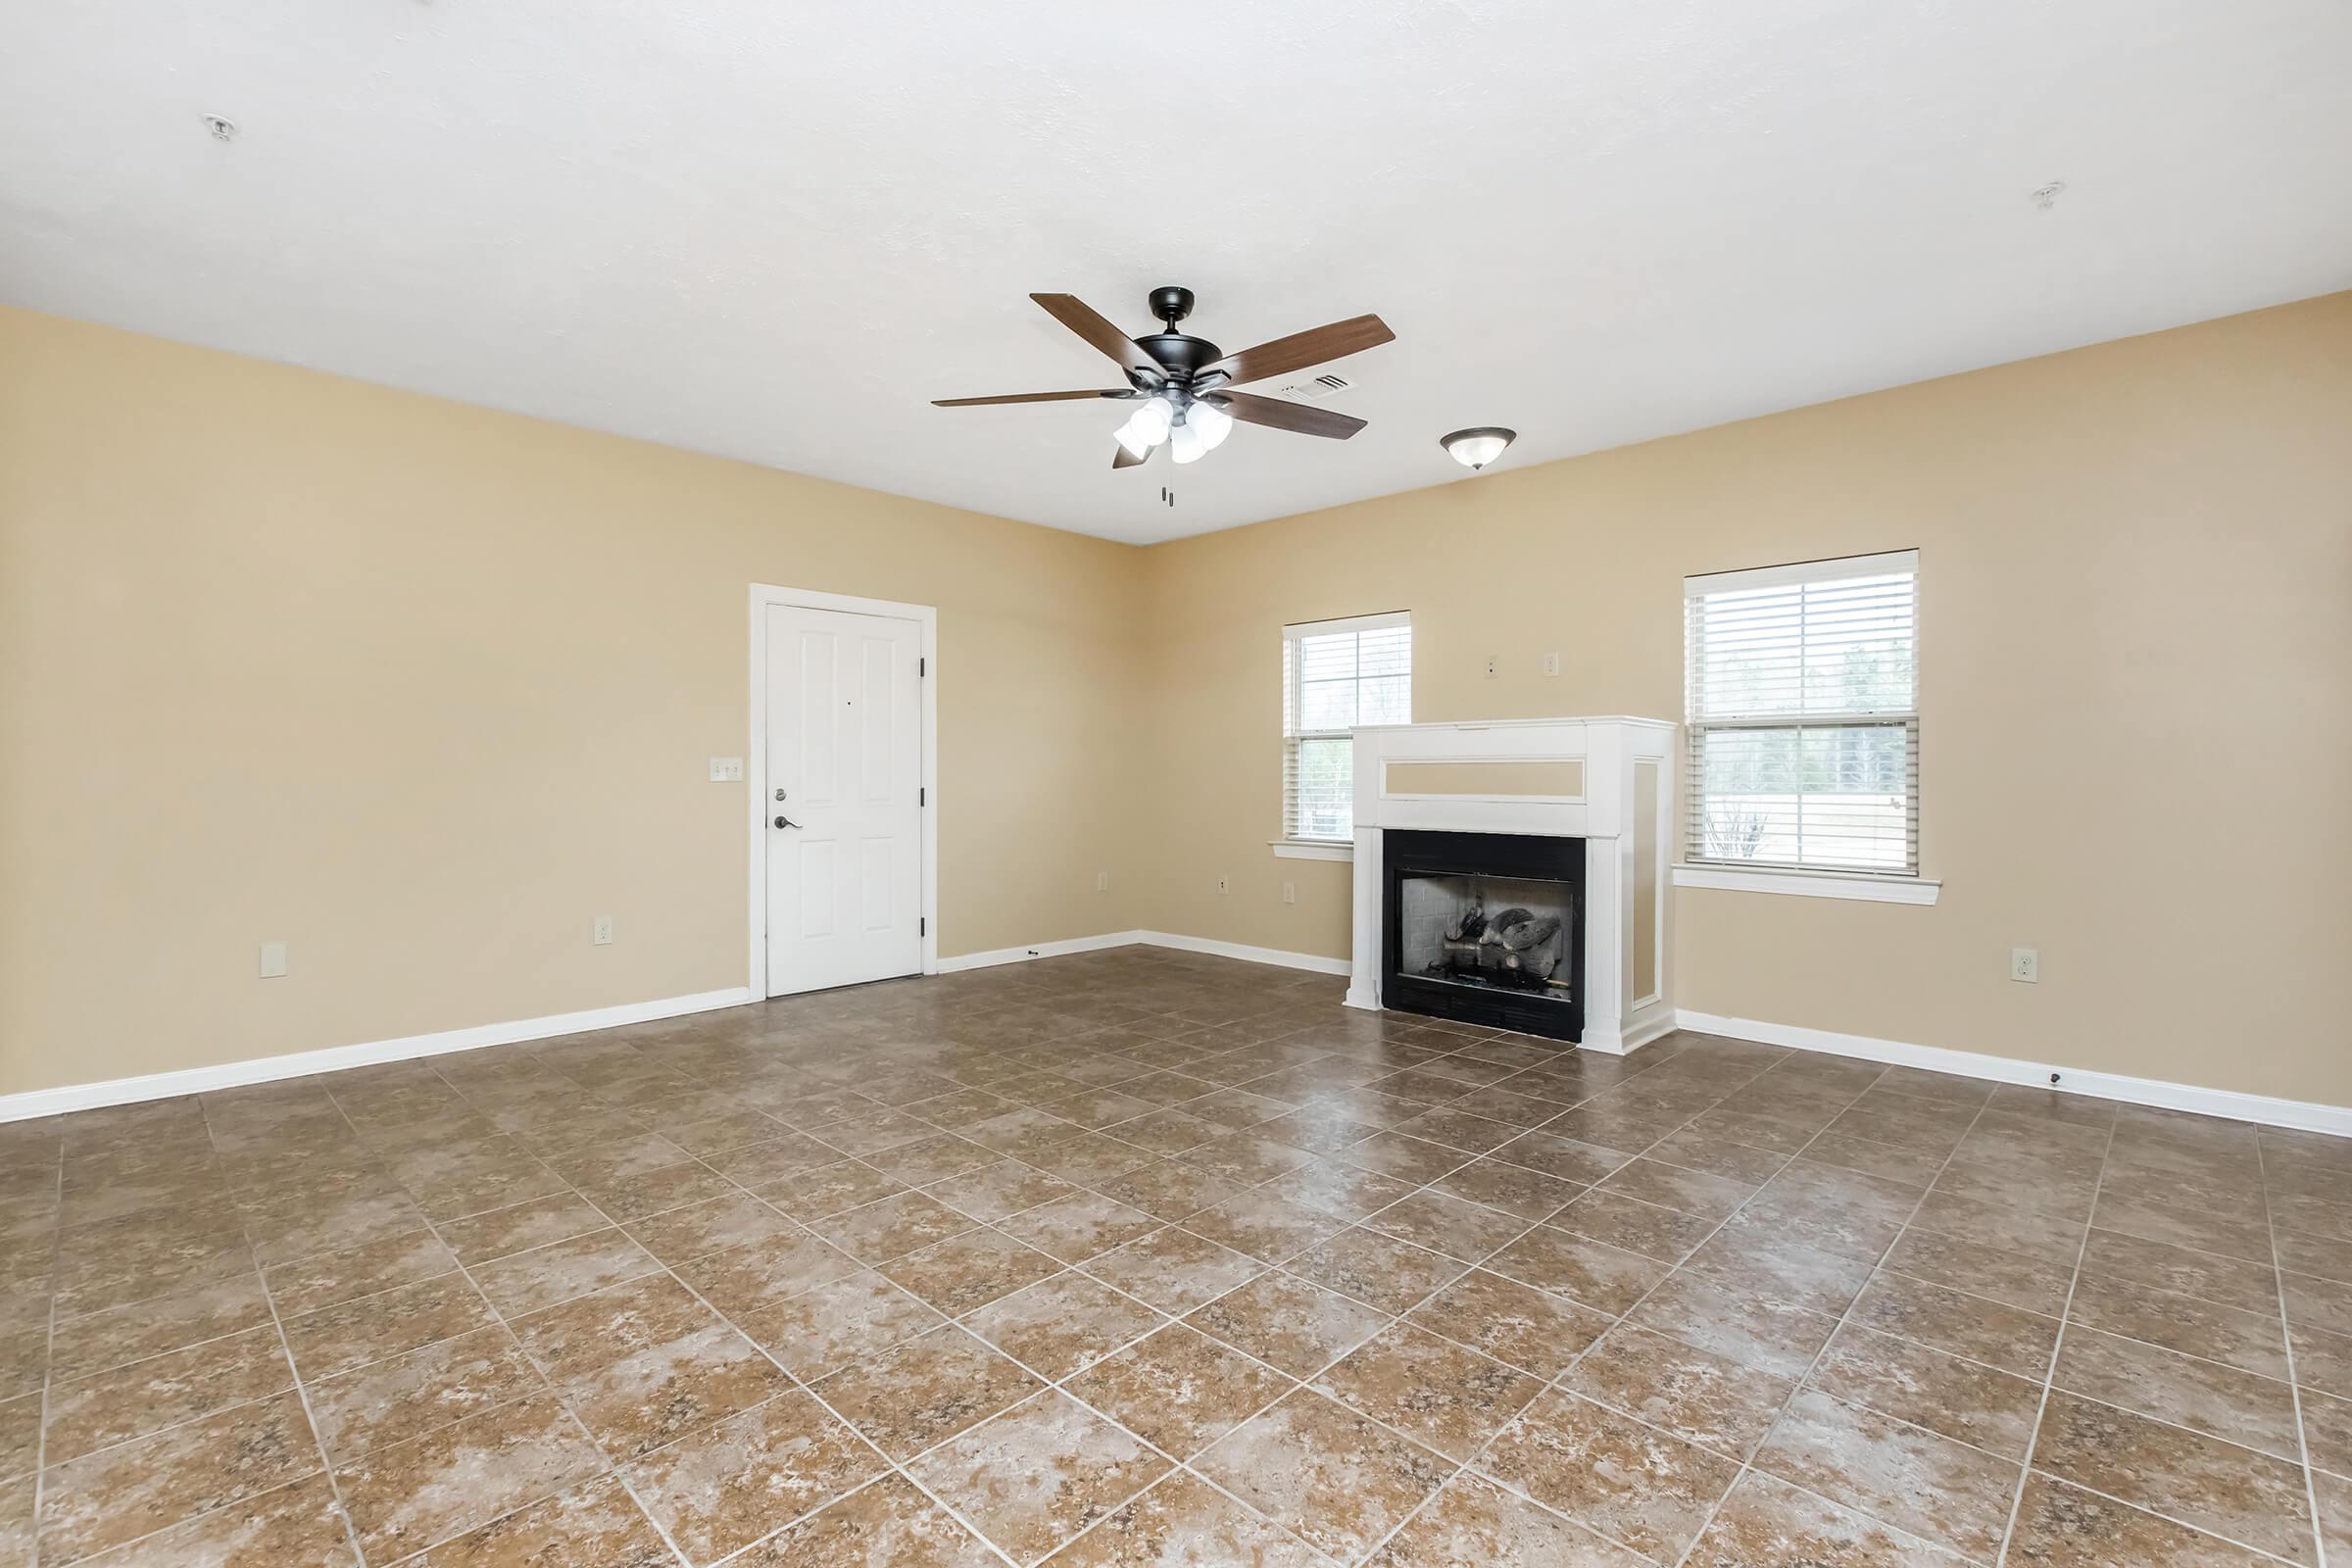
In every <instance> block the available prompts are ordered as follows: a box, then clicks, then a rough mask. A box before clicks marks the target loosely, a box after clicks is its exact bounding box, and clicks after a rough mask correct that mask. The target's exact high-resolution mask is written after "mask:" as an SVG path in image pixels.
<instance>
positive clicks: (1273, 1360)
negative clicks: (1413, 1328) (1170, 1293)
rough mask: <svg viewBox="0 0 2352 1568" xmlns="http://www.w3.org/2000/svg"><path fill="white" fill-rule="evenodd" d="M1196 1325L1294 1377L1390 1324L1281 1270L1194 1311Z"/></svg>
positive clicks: (1361, 1306) (1317, 1368)
mask: <svg viewBox="0 0 2352 1568" xmlns="http://www.w3.org/2000/svg"><path fill="white" fill-rule="evenodd" d="M1185 1321H1186V1322H1187V1323H1189V1324H1191V1325H1192V1326H1193V1327H1194V1328H1197V1329H1200V1330H1201V1332H1203V1333H1206V1334H1211V1335H1214V1336H1215V1337H1216V1338H1218V1339H1220V1340H1222V1341H1224V1342H1225V1343H1226V1344H1228V1345H1231V1346H1232V1347H1234V1348H1236V1349H1239V1350H1242V1351H1245V1352H1247V1353H1248V1354H1250V1355H1252V1356H1255V1357H1256V1358H1257V1359H1258V1360H1260V1361H1263V1362H1265V1363H1266V1364H1267V1365H1269V1366H1272V1367H1275V1368H1277V1369H1278V1370H1280V1371H1283V1372H1286V1373H1288V1374H1290V1375H1291V1376H1293V1377H1299V1378H1305V1377H1311V1376H1313V1375H1314V1374H1315V1373H1317V1372H1319V1371H1321V1370H1322V1369H1323V1368H1324V1367H1325V1366H1327V1365H1329V1364H1330V1363H1331V1362H1333V1361H1335V1360H1337V1359H1339V1357H1341V1356H1343V1355H1345V1354H1347V1353H1348V1351H1349V1350H1352V1349H1354V1348H1356V1347H1357V1346H1358V1345H1361V1344H1362V1343H1363V1342H1364V1341H1366V1340H1368V1339H1370V1338H1371V1337H1372V1336H1373V1335H1374V1334H1377V1333H1379V1332H1380V1330H1381V1329H1382V1328H1383V1327H1384V1326H1385V1325H1386V1324H1387V1322H1388V1318H1387V1317H1386V1316H1385V1315H1384V1314H1382V1313H1379V1312H1376V1311H1374V1310H1373V1309H1372V1308H1370V1307H1368V1306H1366V1305H1364V1304H1363V1303H1361V1302H1359V1301H1355V1300H1351V1299H1348V1298H1347V1297H1344V1296H1340V1295H1337V1294H1336V1293H1334V1292H1331V1291H1326V1290H1323V1289H1322V1288H1321V1287H1319V1286H1315V1285H1310V1284H1308V1283H1307V1282H1306V1281H1305V1280H1302V1279H1299V1278H1298V1277H1297V1276H1296V1275H1293V1274H1289V1273H1286V1272H1283V1271H1280V1270H1277V1271H1275V1272H1273V1273H1270V1274H1265V1275H1261V1276H1260V1277H1259V1278H1257V1279H1255V1280H1252V1281H1250V1283H1249V1284H1248V1285H1245V1286H1243V1287H1242V1288H1241V1289H1239V1290H1236V1291H1234V1292H1233V1293H1231V1294H1230V1295H1227V1296H1224V1297H1220V1298H1219V1299H1216V1300H1214V1301H1211V1302H1209V1303H1208V1304H1207V1305H1206V1306H1203V1307H1201V1308H1199V1309H1197V1310H1195V1311H1194V1312H1193V1313H1192V1314H1191V1315H1190V1316H1188V1317H1187V1318H1186V1319H1185Z"/></svg>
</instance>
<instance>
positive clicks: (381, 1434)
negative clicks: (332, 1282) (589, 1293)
mask: <svg viewBox="0 0 2352 1568" xmlns="http://www.w3.org/2000/svg"><path fill="white" fill-rule="evenodd" d="M539 1387H540V1382H539V1376H538V1374H537V1373H535V1372H533V1371H532V1370H531V1364H530V1362H529V1361H527V1360H525V1359H524V1357H523V1354H522V1352H521V1351H520V1350H519V1349H517V1348H515V1342H514V1339H513V1337H512V1336H511V1335H509V1334H508V1332H507V1331H506V1330H505V1329H504V1328H497V1327H493V1328H485V1329H476V1330H474V1331H473V1332H472V1333H471V1334H464V1335H460V1336H459V1337H458V1338H456V1339H454V1340H443V1341H442V1342H441V1343H440V1344H438V1345H428V1346H426V1347H425V1348H423V1349H420V1350H411V1351H410V1352H409V1353H408V1354H406V1355H396V1356H394V1357H392V1358H391V1359H390V1360H388V1361H378V1362H376V1363H375V1364H374V1365H372V1366H367V1367H362V1368H360V1369H359V1370H358V1371H356V1372H346V1373H344V1374H343V1375H342V1376H340V1377H333V1378H327V1379H324V1380H322V1381H320V1382H317V1383H313V1384H310V1385H309V1386H308V1388H307V1389H306V1391H305V1392H306V1393H307V1394H308V1395H309V1397H310V1404H311V1416H312V1419H313V1420H314V1421H316V1422H317V1423H318V1427H319V1441H320V1442H321V1443H322V1444H324V1445H325V1446H326V1451H327V1453H328V1454H329V1455H330V1456H331V1457H332V1458H333V1459H334V1460H335V1461H336V1462H337V1463H339V1464H340V1463H348V1462H350V1461H351V1460H353V1459H356V1458H358V1457H359V1456H360V1455H361V1454H363V1453H366V1452H367V1451H368V1449H370V1448H374V1447H380V1446H385V1445H387V1444H394V1443H407V1442H410V1441H412V1440H414V1439H417V1438H420V1437H423V1436H424V1435H425V1434H426V1433H428V1432H431V1431H433V1430H434V1429H436V1428H438V1427H443V1426H447V1425H448V1424H449V1423H451V1422H453V1421H461V1420H464V1419H465V1418H466V1417H467V1416H469V1415H478V1414H480V1413H481V1412H482V1411H484V1410H487V1409H489V1408H491V1407H492V1406H493V1405H500V1404H506V1403H508V1402H510V1401H512V1400H515V1399H518V1398H520V1397H523V1396H524V1395H526V1394H529V1393H531V1392H533V1391H534V1390H536V1389H538V1388H539Z"/></svg>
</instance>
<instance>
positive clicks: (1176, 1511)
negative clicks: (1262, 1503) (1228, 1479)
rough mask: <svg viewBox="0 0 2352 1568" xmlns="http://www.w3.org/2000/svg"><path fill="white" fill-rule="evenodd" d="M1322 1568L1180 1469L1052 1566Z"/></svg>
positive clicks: (1294, 1543) (1295, 1543)
mask: <svg viewBox="0 0 2352 1568" xmlns="http://www.w3.org/2000/svg"><path fill="white" fill-rule="evenodd" d="M1226 1563H1235V1564H1239V1563H1247V1564H1250V1568H1324V1563H1325V1559H1324V1558H1322V1557H1320V1556H1317V1555H1316V1554H1315V1553H1314V1552H1313V1551H1311V1550H1309V1549H1308V1548H1307V1547H1306V1545H1305V1544H1303V1543H1301V1542H1299V1540H1297V1539H1296V1538H1295V1537H1292V1536H1290V1535H1287V1534H1285V1533H1284V1532H1282V1531H1280V1530H1277V1529H1275V1528H1274V1527H1273V1526H1272V1525H1269V1524H1267V1523H1266V1522H1265V1521H1263V1520H1261V1519H1259V1518H1257V1517H1256V1516H1255V1515H1253V1514H1251V1513H1250V1511H1249V1510H1248V1509H1246V1508H1244V1507H1242V1506H1241V1505H1240V1504H1239V1503H1237V1502H1235V1501H1234V1500H1233V1499H1232V1498H1230V1497H1228V1496H1226V1495H1224V1494H1223V1493H1221V1492H1219V1491H1217V1490H1216V1489H1215V1488H1214V1487H1211V1486H1208V1485H1207V1484H1205V1483H1204V1482H1202V1481H1201V1480H1200V1479H1198V1478H1197V1477H1194V1476H1191V1475H1188V1474H1185V1473H1183V1472H1181V1471H1180V1472H1177V1473H1176V1474H1173V1475H1170V1476H1168V1477H1167V1478H1165V1479H1164V1480H1162V1481H1160V1482H1159V1483H1158V1484H1157V1485H1155V1486H1153V1487H1152V1490H1151V1491H1149V1492H1147V1493H1145V1494H1144V1495H1142V1496H1139V1497H1136V1498H1134V1499H1133V1500H1132V1501H1130V1502H1128V1503H1127V1504H1126V1505H1125V1506H1123V1507H1121V1508H1120V1509H1118V1511H1117V1512H1115V1513H1113V1514H1111V1515H1110V1516H1109V1517H1108V1518H1106V1519H1104V1520H1103V1522H1102V1523H1101V1524H1098V1525H1096V1526H1095V1527H1094V1528H1093V1529H1092V1530H1089V1531H1088V1532H1087V1533H1086V1534H1085V1535H1083V1536H1080V1537H1079V1538H1078V1539H1077V1540H1076V1541H1074V1542H1072V1543H1071V1544H1069V1545H1068V1546H1067V1547H1065V1548H1063V1549H1062V1550H1061V1551H1060V1552H1058V1553H1056V1554H1055V1556H1054V1559H1053V1568H1177V1565H1179V1564H1197V1565H1199V1568H1211V1565H1218V1564H1226Z"/></svg>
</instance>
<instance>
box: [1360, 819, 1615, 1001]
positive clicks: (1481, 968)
mask: <svg viewBox="0 0 2352 1568" xmlns="http://www.w3.org/2000/svg"><path fill="white" fill-rule="evenodd" d="M1381 856H1382V858H1383V860H1384V862H1385V864H1386V866H1387V871H1388V880H1387V886H1386V887H1385V889H1384V890H1383V894H1382V907H1381V918H1382V920H1383V922H1384V923H1385V926H1386V939H1385V941H1386V969H1387V972H1386V973H1385V974H1384V975H1383V976H1382V983H1381V990H1380V999H1381V1005H1383V1006H1385V1007H1394V1008H1397V1009H1398V1010H1399V1011H1403V1012H1420V1013H1427V1014H1430V1015H1431V1016H1433V1017H1439V1018H1453V1019H1457V1020H1459V1021H1461V1022H1463V1023H1475V1024H1483V1025H1486V1026H1487V1027H1489V1028H1495V1029H1515V1030H1518V1031H1519V1032H1521V1033H1523V1034H1531V1035H1543V1036H1544V1037H1546V1038H1547V1039H1552V1040H1567V1041H1571V1042H1573V1041H1579V1040H1582V1039H1583V1038H1584V1033H1585V841H1584V840H1583V839H1566V838H1537V837H1531V836H1526V835H1521V834H1515V833H1417V832H1403V831H1397V830H1391V831H1390V832H1389V833H1388V834H1387V835H1385V836H1384V838H1383V840H1382V843H1381Z"/></svg>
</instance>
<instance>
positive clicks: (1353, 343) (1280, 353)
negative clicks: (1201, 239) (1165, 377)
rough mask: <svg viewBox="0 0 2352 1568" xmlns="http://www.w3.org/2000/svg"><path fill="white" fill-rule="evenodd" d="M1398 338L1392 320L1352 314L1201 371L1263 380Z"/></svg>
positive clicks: (1225, 358) (1232, 355)
mask: <svg viewBox="0 0 2352 1568" xmlns="http://www.w3.org/2000/svg"><path fill="white" fill-rule="evenodd" d="M1396 338H1397V334H1396V333H1394V332H1392V331H1390V330H1389V323H1388V322H1386V321H1384V320H1382V319H1380V318H1379V317H1377V316H1357V317H1351V318H1349V319H1348V320H1345V321H1334V322H1332V323H1331V324H1330V325H1329V326H1318V327H1316V328H1315V329H1314V330H1313V331H1311V332H1294V333H1292V334H1291V335H1290V336H1289V337H1278V338H1276V339H1275V340H1274V341H1273V342H1271V343H1260V344H1259V345H1258V346H1257V347H1255V348H1253V349H1244V350H1242V352H1241V353H1239V354H1228V355H1226V356H1225V357H1224V358H1223V359H1221V360H1217V361H1215V362H1213V363H1211V364H1209V365H1207V366H1204V367H1202V368H1201V375H1207V374H1208V373H1209V372H1210V371H1212V370H1223V371H1224V372H1225V373H1226V374H1227V375H1229V376H1230V377H1232V379H1233V380H1234V381H1236V382H1241V381H1262V380H1264V379H1265V378H1266V377H1267V376H1269V375H1287V374H1289V373H1290V372H1291V371H1293V370H1303V369H1305V368H1307V367H1308V366H1310V365H1321V364H1322V363H1323V362H1324V361H1325V360H1336V359H1339V358H1340V357H1341V356H1342V355H1347V354H1355V353H1358V352H1360V351H1362V350H1364V349H1372V348H1378V347H1380V345H1381V344H1383V343H1391V342H1394V341H1396Z"/></svg>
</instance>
